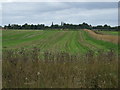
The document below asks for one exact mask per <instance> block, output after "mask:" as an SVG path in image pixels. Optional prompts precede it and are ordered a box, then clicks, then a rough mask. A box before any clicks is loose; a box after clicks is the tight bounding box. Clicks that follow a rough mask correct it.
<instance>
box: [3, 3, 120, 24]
mask: <svg viewBox="0 0 120 90" xmlns="http://www.w3.org/2000/svg"><path fill="white" fill-rule="evenodd" d="M117 19H118V18H117V3H115V2H113V3H111V2H110V3H107V2H104V3H101V2H96V3H95V2H90V3H88V2H79V3H78V2H77V3H76V2H63V3H62V2H39V3H38V2H37V3H5V4H3V25H4V24H9V23H10V24H12V23H17V24H24V23H26V22H27V23H34V24H38V23H45V24H46V25H50V24H51V22H52V21H53V22H54V23H60V22H61V21H64V22H68V23H75V24H79V23H82V22H84V21H86V22H88V23H90V24H93V25H96V24H105V23H107V24H110V25H117Z"/></svg>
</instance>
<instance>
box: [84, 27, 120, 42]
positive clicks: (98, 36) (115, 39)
mask: <svg viewBox="0 0 120 90" xmlns="http://www.w3.org/2000/svg"><path fill="white" fill-rule="evenodd" d="M84 30H85V31H86V32H88V33H89V34H90V36H92V37H94V38H96V39H98V40H104V41H108V42H112V43H116V44H118V43H120V40H119V39H118V38H119V36H113V35H102V34H97V33H95V32H93V31H92V30H88V29H84Z"/></svg>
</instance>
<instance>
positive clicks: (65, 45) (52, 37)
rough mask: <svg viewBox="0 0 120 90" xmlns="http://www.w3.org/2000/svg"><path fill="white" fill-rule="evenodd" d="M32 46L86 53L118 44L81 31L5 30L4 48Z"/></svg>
mask: <svg viewBox="0 0 120 90" xmlns="http://www.w3.org/2000/svg"><path fill="white" fill-rule="evenodd" d="M22 47H23V48H32V47H38V48H40V49H41V50H42V51H46V50H49V51H65V52H70V53H85V52H87V51H88V50H94V51H95V50H98V49H104V50H109V49H115V50H117V44H114V43H111V42H105V41H102V40H97V39H94V38H92V37H90V35H88V33H87V32H85V31H83V30H81V31H29V30H28V31H27V30H23V31H22V30H21V31H15V30H13V31H7V30H6V31H3V48H4V49H11V48H12V49H15V48H22Z"/></svg>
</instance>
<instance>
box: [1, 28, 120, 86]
mask: <svg viewBox="0 0 120 90" xmlns="http://www.w3.org/2000/svg"><path fill="white" fill-rule="evenodd" d="M2 47H3V48H2V60H3V61H2V71H3V72H2V86H3V88H117V87H118V52H117V51H118V45H117V44H115V43H112V42H107V41H103V40H97V39H95V38H93V37H91V35H89V33H88V32H86V31H84V30H79V31H78V30H70V31H68V30H66V31H63V30H62V31H60V30H59V31H58V30H50V31H49V30H44V31H43V30H3V31H2Z"/></svg>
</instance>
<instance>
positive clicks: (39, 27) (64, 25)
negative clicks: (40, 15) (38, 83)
mask: <svg viewBox="0 0 120 90" xmlns="http://www.w3.org/2000/svg"><path fill="white" fill-rule="evenodd" d="M1 28H3V29H34V30H36V29H37V30H47V29H63V30H64V29H76V30H77V29H96V30H116V31H117V30H118V28H119V27H117V26H116V27H111V26H109V25H107V24H105V25H98V26H92V25H88V24H87V23H85V22H84V23H82V24H78V25H75V24H69V23H63V22H61V25H58V24H53V22H52V24H51V26H45V25H44V24H37V25H33V24H27V23H25V24H24V25H18V24H8V25H5V26H3V27H1Z"/></svg>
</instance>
